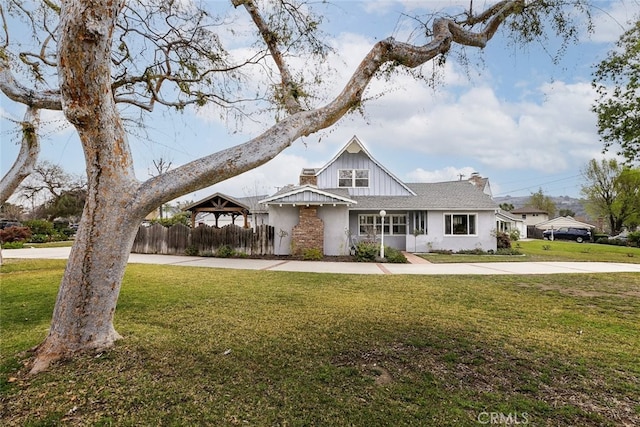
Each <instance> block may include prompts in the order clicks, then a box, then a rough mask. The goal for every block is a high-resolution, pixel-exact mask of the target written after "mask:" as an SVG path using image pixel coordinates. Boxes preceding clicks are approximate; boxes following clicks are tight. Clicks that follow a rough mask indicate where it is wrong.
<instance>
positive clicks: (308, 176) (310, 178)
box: [300, 168, 318, 186]
mask: <svg viewBox="0 0 640 427" xmlns="http://www.w3.org/2000/svg"><path fill="white" fill-rule="evenodd" d="M300 185H316V186H317V185H318V177H317V175H316V170H315V169H307V168H305V169H302V173H301V174H300Z"/></svg>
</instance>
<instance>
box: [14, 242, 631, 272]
mask: <svg viewBox="0 0 640 427" xmlns="http://www.w3.org/2000/svg"><path fill="white" fill-rule="evenodd" d="M70 250H71V248H68V247H67V248H27V249H3V250H2V256H3V258H7V259H8V258H31V259H33V258H42V259H67V258H68V257H69V252H70ZM416 262H417V261H416ZM129 263H133V264H164V265H176V266H185V267H208V268H231V269H243V270H268V271H298V272H312V273H345V274H441V275H442V274H449V275H451V274H455V275H460V274H477V275H493V274H561V273H640V264H626V263H610V262H488V263H479V262H477V263H452V264H431V263H425V262H420V263H417V264H380V263H360V262H322V261H283V260H265V259H242V258H210V257H193V256H177V255H146V254H131V255H130V256H129Z"/></svg>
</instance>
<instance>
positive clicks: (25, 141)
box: [0, 107, 40, 204]
mask: <svg viewBox="0 0 640 427" xmlns="http://www.w3.org/2000/svg"><path fill="white" fill-rule="evenodd" d="M39 123H40V112H39V110H37V109H35V108H31V107H29V108H27V112H26V113H25V115H24V120H23V121H22V123H21V125H22V143H21V145H20V152H19V153H18V157H17V158H16V161H15V162H14V163H13V165H12V166H11V169H9V171H8V172H7V173H6V174H5V176H3V177H2V180H0V204H1V203H4V202H6V201H7V199H9V197H11V195H12V194H13V192H14V191H15V190H16V188H18V186H19V185H20V183H21V182H22V181H23V180H24V179H25V178H26V177H27V176H29V174H31V171H32V170H33V168H34V166H35V164H36V161H37V160H38V154H39V153H40V141H39V140H38V134H37V132H36V131H37V127H38V124H39Z"/></svg>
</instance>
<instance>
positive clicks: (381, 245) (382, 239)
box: [380, 209, 387, 258]
mask: <svg viewBox="0 0 640 427" xmlns="http://www.w3.org/2000/svg"><path fill="white" fill-rule="evenodd" d="M386 214H387V212H386V211H385V210H384V209H383V210H381V211H380V217H381V218H382V226H381V227H380V258H384V217H385V215H386Z"/></svg>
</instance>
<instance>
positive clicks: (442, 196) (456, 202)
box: [351, 180, 498, 210]
mask: <svg viewBox="0 0 640 427" xmlns="http://www.w3.org/2000/svg"><path fill="white" fill-rule="evenodd" d="M406 185H407V186H408V187H409V188H411V189H412V190H413V191H414V192H415V193H416V196H353V197H352V199H353V200H355V201H357V202H358V204H357V205H355V206H352V207H351V209H357V210H372V209H386V210H394V209H396V210H407V209H411V210H495V209H498V205H497V204H496V202H494V201H493V199H492V198H491V197H490V196H488V195H487V194H485V193H483V192H482V190H481V189H479V188H478V187H476V186H474V185H473V184H471V183H470V182H469V181H466V180H465V181H449V182H437V183H413V184H406Z"/></svg>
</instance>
